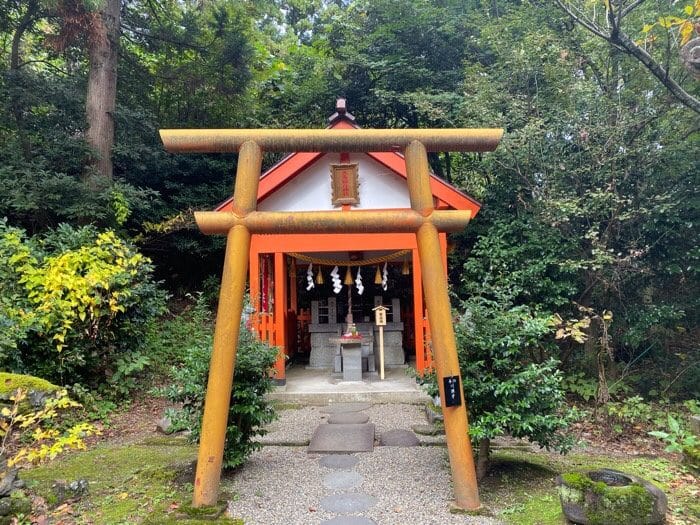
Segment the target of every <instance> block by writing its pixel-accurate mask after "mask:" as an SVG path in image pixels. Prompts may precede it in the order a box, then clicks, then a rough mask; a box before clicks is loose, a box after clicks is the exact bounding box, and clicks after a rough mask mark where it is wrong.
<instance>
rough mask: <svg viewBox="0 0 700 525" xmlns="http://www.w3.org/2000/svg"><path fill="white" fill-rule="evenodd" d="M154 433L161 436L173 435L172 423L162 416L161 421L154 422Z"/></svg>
mask: <svg viewBox="0 0 700 525" xmlns="http://www.w3.org/2000/svg"><path fill="white" fill-rule="evenodd" d="M156 432H160V433H161V434H172V433H173V422H172V421H171V420H170V418H169V417H168V416H163V417H162V418H161V419H159V420H158V421H156Z"/></svg>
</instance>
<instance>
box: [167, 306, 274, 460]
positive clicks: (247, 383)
mask: <svg viewBox="0 0 700 525" xmlns="http://www.w3.org/2000/svg"><path fill="white" fill-rule="evenodd" d="M180 323H182V321H180V322H178V323H177V325H179V326H180V327H182V326H188V327H189V330H187V335H186V338H185V339H181V340H180V341H179V347H180V350H179V351H180V356H179V360H178V361H179V363H178V364H177V365H176V366H173V367H172V369H171V371H170V376H171V380H170V381H171V384H170V385H169V386H167V387H165V388H164V389H163V393H164V395H165V396H166V397H167V398H168V399H169V400H170V401H173V402H175V403H181V404H182V408H180V409H177V410H173V411H171V412H170V414H169V415H170V417H171V418H172V422H173V426H174V427H175V428H177V429H188V430H191V431H192V439H195V440H198V439H199V436H200V433H201V421H202V411H203V408H204V398H205V394H206V384H207V378H208V373H209V362H210V357H211V348H212V342H213V335H212V331H213V330H212V328H211V319H210V315H209V313H208V312H207V310H206V306H205V304H204V302H203V300H202V299H201V298H200V299H199V300H198V302H197V303H196V305H195V306H194V308H193V310H192V314H191V317H189V319H187V320H186V321H185V323H183V324H180ZM177 332H178V333H179V332H180V330H179V328H178V329H177ZM276 358H277V349H276V348H273V347H269V346H268V345H267V344H265V343H262V342H260V341H259V340H258V339H256V338H255V337H254V336H253V334H252V333H251V332H249V331H248V330H247V329H246V327H245V325H244V324H242V325H241V332H240V336H239V340H238V352H237V357H236V368H235V373H234V378H233V384H234V388H233V392H232V393H231V406H230V409H229V418H228V427H227V430H226V445H225V449H224V466H226V467H229V468H235V467H238V466H240V465H242V464H243V463H244V462H245V460H246V459H247V458H248V456H249V455H250V454H251V453H252V452H253V451H254V450H257V449H258V448H260V446H261V445H260V443H258V442H257V441H254V440H253V438H254V437H255V436H260V435H264V433H265V429H264V428H263V427H264V425H266V424H267V423H270V422H271V421H273V420H274V418H275V412H274V410H273V406H272V405H271V404H270V403H269V402H268V401H267V400H266V399H265V397H264V396H265V394H266V393H267V392H269V391H270V390H271V389H272V387H273V381H272V378H271V376H270V369H271V368H272V366H273V365H274V363H275V359H276Z"/></svg>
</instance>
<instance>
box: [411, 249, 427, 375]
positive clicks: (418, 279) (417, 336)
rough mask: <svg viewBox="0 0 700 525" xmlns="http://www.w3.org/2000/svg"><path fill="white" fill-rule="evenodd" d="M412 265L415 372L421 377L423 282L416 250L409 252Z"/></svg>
mask: <svg viewBox="0 0 700 525" xmlns="http://www.w3.org/2000/svg"><path fill="white" fill-rule="evenodd" d="M411 257H412V264H413V268H412V270H413V324H414V327H413V333H414V337H413V339H414V340H415V343H414V344H415V346H416V371H417V372H418V373H419V374H420V375H423V373H424V372H425V367H426V364H427V363H426V362H425V340H424V339H423V281H422V275H421V271H420V259H419V258H418V250H417V249H415V248H414V249H413V250H411Z"/></svg>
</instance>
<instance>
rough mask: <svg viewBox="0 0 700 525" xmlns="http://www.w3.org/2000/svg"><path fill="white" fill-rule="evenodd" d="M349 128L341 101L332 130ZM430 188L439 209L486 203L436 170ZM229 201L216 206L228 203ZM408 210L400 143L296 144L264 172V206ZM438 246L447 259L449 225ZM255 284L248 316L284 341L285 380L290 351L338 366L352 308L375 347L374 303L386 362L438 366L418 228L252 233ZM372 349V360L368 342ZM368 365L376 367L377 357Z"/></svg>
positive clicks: (279, 368)
mask: <svg viewBox="0 0 700 525" xmlns="http://www.w3.org/2000/svg"><path fill="white" fill-rule="evenodd" d="M352 128H359V126H358V125H357V124H356V122H355V118H354V117H353V116H352V115H351V114H350V113H349V112H347V110H346V106H345V100H344V99H339V100H338V102H337V104H336V112H335V113H334V114H333V115H332V116H331V117H330V118H329V125H328V129H352ZM430 189H431V192H432V195H433V199H434V207H435V209H436V210H469V211H470V212H471V216H472V218H473V217H474V216H475V215H476V214H477V213H478V211H479V209H480V204H479V203H478V202H477V201H476V200H474V199H473V198H471V197H469V196H468V195H466V194H464V193H462V192H461V191H459V190H458V189H456V188H455V187H454V186H452V185H450V184H448V183H447V182H445V181H444V180H442V179H440V178H438V177H436V176H435V175H431V177H430ZM231 202H232V198H231V199H228V200H226V201H224V202H223V203H221V204H220V205H219V206H217V208H216V211H231ZM410 208H411V204H410V200H409V192H408V185H407V179H406V163H405V160H404V156H403V154H401V153H399V152H398V151H387V152H370V153H325V154H324V153H312V152H293V153H290V154H288V155H287V156H286V157H284V158H283V159H282V160H280V161H279V162H278V163H277V164H275V165H274V166H273V167H271V168H270V169H269V170H267V171H266V172H265V173H263V174H262V175H261V178H260V183H259V187H258V194H257V210H259V211H277V212H283V211H294V212H299V211H331V210H332V211H337V213H343V212H346V211H350V210H403V209H410ZM440 246H441V251H442V259H443V262H444V264H445V267H447V236H446V234H445V233H440ZM336 267H337V268H336ZM358 271H359V272H360V277H359V278H358ZM334 281H335V282H334ZM249 283H250V285H249V286H250V298H251V303H252V304H251V306H252V308H253V312H252V313H251V314H250V316H249V323H250V325H251V328H252V329H253V330H254V331H256V332H257V333H258V335H259V336H260V338H261V339H262V340H264V341H267V342H268V343H270V344H271V345H274V346H278V347H279V348H280V350H281V351H280V357H279V359H278V361H277V364H276V366H275V369H276V376H275V377H276V380H277V382H278V383H280V384H284V383H285V365H286V363H287V362H288V360H291V359H294V361H297V362H302V363H305V364H307V365H308V366H310V367H315V368H329V369H333V368H334V363H333V356H334V353H335V345H334V344H333V343H332V342H331V341H330V340H331V339H333V338H334V337H337V336H338V335H339V334H340V333H342V331H344V329H345V327H346V322H347V319H348V312H349V311H351V313H352V317H351V319H352V320H353V322H354V324H355V325H356V327H357V329H358V331H359V332H361V333H363V334H365V335H367V336H369V337H368V339H369V340H370V341H372V340H373V339H374V340H375V342H374V343H371V344H374V345H375V346H376V344H377V343H376V337H374V338H373V333H374V331H375V330H376V328H375V327H374V314H373V311H372V309H373V308H374V307H376V306H378V305H380V304H383V305H384V306H387V307H389V311H388V312H387V325H386V326H385V330H384V342H385V348H386V350H385V364H386V366H396V365H403V364H404V363H406V362H407V361H413V362H414V366H415V368H416V370H417V371H418V373H419V374H423V372H424V371H426V370H428V369H430V368H431V366H432V355H431V351H430V330H429V324H428V321H427V314H426V311H425V308H424V299H423V286H422V281H421V273H420V264H419V255H418V248H417V243H416V235H415V234H414V233H391V234H380V233H372V234H361V233H347V234H326V233H317V234H314V233H305V234H275V235H272V234H265V235H262V234H253V235H252V238H251V245H250V260H249ZM369 354H370V361H371V360H372V359H374V358H375V357H374V356H372V355H371V354H372V350H371V349H370V351H369ZM374 354H375V355H376V352H374ZM364 366H367V364H366V363H365V365H364ZM368 366H369V369H370V370H373V369H374V368H373V363H371V362H370V363H369V365H368ZM336 371H337V370H336Z"/></svg>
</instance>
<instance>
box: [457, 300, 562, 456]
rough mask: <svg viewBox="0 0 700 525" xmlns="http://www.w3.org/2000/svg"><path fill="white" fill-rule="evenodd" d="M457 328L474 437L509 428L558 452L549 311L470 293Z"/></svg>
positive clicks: (558, 378) (558, 408)
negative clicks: (549, 340) (548, 345)
mask: <svg viewBox="0 0 700 525" xmlns="http://www.w3.org/2000/svg"><path fill="white" fill-rule="evenodd" d="M462 309H463V313H462V314H461V315H460V316H459V318H458V320H457V322H456V324H455V331H456V336H457V344H458V353H459V362H460V368H461V372H462V380H463V382H464V392H465V396H466V398H467V399H469V410H470V432H471V436H472V438H473V439H474V440H475V441H479V440H480V439H482V438H489V439H490V438H494V437H496V436H500V435H504V434H510V435H512V436H514V437H523V438H528V439H529V440H531V441H533V442H536V443H538V444H540V445H541V446H543V447H546V448H554V449H556V450H560V451H562V452H564V451H567V450H568V449H569V448H570V447H571V446H572V445H573V440H572V438H571V436H567V435H566V434H565V432H564V431H565V429H566V428H567V426H568V425H569V423H570V422H572V421H573V420H574V418H575V417H576V413H575V411H573V410H570V409H569V408H567V406H566V404H565V401H564V390H563V388H562V384H561V382H562V375H561V372H559V371H558V370H557V363H556V360H555V359H554V358H552V357H548V356H547V354H548V350H547V344H546V338H547V336H548V335H551V328H550V326H549V317H548V316H545V315H543V314H542V313H541V312H538V311H536V310H534V309H531V308H527V307H525V306H513V305H512V304H508V303H503V304H499V303H496V302H493V301H488V300H486V299H483V298H476V297H475V298H472V299H470V300H468V301H465V302H464V303H463V304H462Z"/></svg>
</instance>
